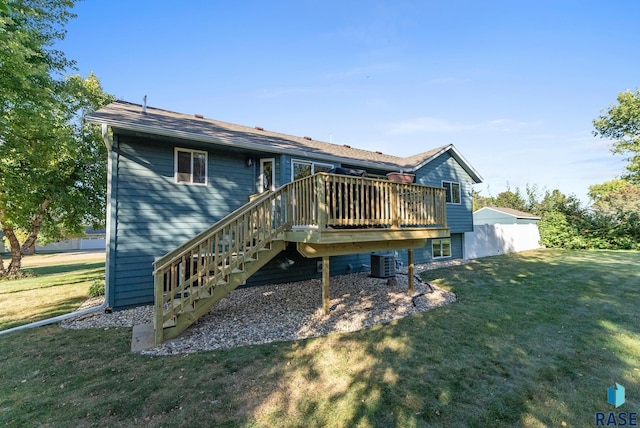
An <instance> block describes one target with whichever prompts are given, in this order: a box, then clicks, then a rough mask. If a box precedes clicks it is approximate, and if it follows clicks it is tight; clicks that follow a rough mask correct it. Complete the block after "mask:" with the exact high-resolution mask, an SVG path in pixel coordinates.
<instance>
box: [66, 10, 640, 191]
mask: <svg viewBox="0 0 640 428" xmlns="http://www.w3.org/2000/svg"><path fill="white" fill-rule="evenodd" d="M176 4H177V5H178V6H176ZM75 12H76V13H77V15H78V17H77V18H76V19H75V20H73V21H71V22H70V23H69V25H68V26H67V29H68V33H67V38H66V39H65V40H64V42H62V43H61V44H60V45H59V48H60V49H62V50H63V51H64V52H65V53H66V55H67V57H68V58H71V59H74V60H76V61H77V66H78V71H79V72H80V73H81V74H83V75H86V74H88V73H89V72H90V71H93V72H94V73H95V74H96V75H97V76H98V78H100V80H101V82H102V85H103V87H104V89H105V90H106V91H107V92H110V93H112V94H114V95H116V96H117V97H118V98H120V99H124V100H127V101H131V102H137V103H141V102H142V98H143V96H144V95H147V97H148V104H149V105H150V106H153V107H159V108H164V109H168V110H174V111H178V112H182V113H188V114H192V113H199V114H203V115H204V116H205V117H209V118H213V119H218V120H224V121H228V122H233V123H238V124H241V125H247V126H262V127H264V128H265V129H270V130H274V131H278V132H284V133H288V134H292V135H298V136H303V135H306V136H310V137H312V138H314V139H317V140H322V141H330V142H333V143H336V144H349V145H351V146H354V147H358V148H363V149H369V150H381V151H383V152H385V153H389V154H393V155H397V156H409V155H412V154H416V153H418V152H422V151H426V150H430V149H432V148H434V147H438V146H442V145H445V144H454V145H455V146H456V147H457V148H458V149H459V150H460V152H461V153H462V154H463V155H464V156H465V157H466V159H467V160H468V161H469V162H470V163H471V164H472V165H473V166H474V167H475V168H476V170H477V171H478V172H479V173H480V174H481V175H482V177H483V178H484V183H482V184H480V185H477V186H476V190H479V191H481V192H482V194H483V195H485V196H488V195H489V194H491V195H494V196H495V195H497V194H498V193H499V192H501V191H504V190H505V189H506V188H507V186H508V185H510V186H511V188H512V189H513V188H516V187H520V188H521V189H524V186H525V185H526V184H530V185H536V186H538V188H539V189H541V190H544V189H549V190H552V189H555V188H558V189H560V190H561V191H562V192H564V193H566V194H575V195H576V196H578V197H579V198H581V199H582V200H583V201H585V202H586V201H587V197H586V193H587V190H588V189H587V188H588V186H589V185H591V184H596V183H602V182H604V181H607V180H610V179H613V178H615V177H617V176H619V175H620V174H621V173H623V170H624V164H625V162H624V160H623V157H621V156H614V155H612V154H611V153H610V151H609V147H610V142H608V141H606V140H602V139H599V138H595V137H594V136H593V135H592V130H593V126H592V120H593V119H594V118H596V117H597V116H598V115H599V114H600V112H601V110H602V109H604V108H606V107H607V106H609V105H610V104H612V103H614V102H615V99H616V96H617V94H618V92H620V91H624V90H627V89H631V90H635V89H636V88H638V87H640V83H639V80H638V79H639V76H640V52H639V51H640V29H639V27H638V21H637V19H638V17H639V16H640V2H637V1H633V0H629V1H617V0H612V1H606V2H605V1H590V0H582V1H568V0H567V1H563V0H556V1H545V0H531V1H527V0H512V1H455V0H454V1H427V0H424V1H403V0H394V1H375V0H371V1H349V0H343V1H334V0H322V1H305V0H297V1H277V0H273V1H204V0H202V1H183V2H173V1H172V2H168V1H167V2H163V1H148V0H135V1H122V0H87V1H85V2H80V3H78V4H77V5H76V8H75Z"/></svg>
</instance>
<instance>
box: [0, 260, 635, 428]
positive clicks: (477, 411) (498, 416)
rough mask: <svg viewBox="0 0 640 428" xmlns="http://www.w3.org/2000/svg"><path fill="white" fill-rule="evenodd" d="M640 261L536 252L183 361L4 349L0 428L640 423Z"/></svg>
mask: <svg viewBox="0 0 640 428" xmlns="http://www.w3.org/2000/svg"><path fill="white" fill-rule="evenodd" d="M638 266H640V253H630V252H608V251H598V252H565V251H548V250H547V251H536V252H528V253H524V254H520V255H511V256H499V257H492V258H487V259H482V260H479V261H478V262H475V263H472V264H469V265H463V266H457V267H451V268H446V269H440V270H437V271H429V272H426V273H425V274H424V277H425V279H427V280H429V281H432V282H436V283H437V284H439V285H440V286H442V287H445V288H450V289H452V290H453V291H455V292H456V294H457V295H458V299H459V300H458V302H456V303H453V304H451V305H449V306H447V307H442V308H438V309H435V310H432V311H430V312H426V313H422V314H417V315H413V316H410V317H407V318H405V319H402V320H400V321H396V322H393V323H391V324H388V325H384V326H376V327H374V328H371V329H368V330H365V331H360V332H356V333H352V334H340V335H332V336H329V337H325V338H316V339H309V340H304V341H297V342H293V343H291V342H286V343H272V344H266V345H261V346H249V347H244V348H238V349H233V350H229V351H215V352H206V353H199V354H190V355H184V356H173V357H162V358H149V357H143V356H139V355H133V354H130V353H128V346H129V340H130V337H131V336H130V330H122V329H110V330H109V331H103V330H86V331H80V332H76V331H73V332H71V331H62V330H60V329H57V328H54V327H48V328H44V329H39V330H36V331H31V332H25V333H24V334H20V335H16V336H11V335H8V336H6V337H3V336H0V346H1V347H2V348H3V349H11V350H12V353H11V354H10V355H9V356H8V357H7V358H4V359H3V360H0V374H2V376H3V378H4V382H3V383H2V384H0V408H1V409H3V412H0V424H10V423H13V424H15V425H21V424H53V425H56V424H64V423H68V422H69V421H73V422H74V423H76V424H80V425H91V424H97V423H100V424H106V425H153V426H238V425H251V426H381V427H382V426H385V427H387V426H410V427H411V426H413V427H418V426H482V427H484V426H509V427H511V426H560V425H561V424H562V422H566V424H567V426H590V425H593V418H594V413H595V412H597V411H609V410H613V409H610V408H609V405H608V404H607V403H606V388H607V387H608V386H610V385H612V384H613V383H614V382H619V383H621V384H623V385H624V386H625V387H626V389H627V403H626V404H624V405H623V407H620V408H619V410H620V411H633V410H630V409H637V407H638V405H639V404H640V403H639V402H638V398H639V397H640V381H639V380H638V377H639V376H640V372H639V371H637V370H639V369H640V332H639V331H638V328H637V325H638V324H639V321H640V319H639V317H640V315H639V314H638V311H637V310H636V308H637V303H636V302H638V298H639V297H640V290H639V289H638V286H637V284H638V279H639V278H640V271H639V268H638Z"/></svg>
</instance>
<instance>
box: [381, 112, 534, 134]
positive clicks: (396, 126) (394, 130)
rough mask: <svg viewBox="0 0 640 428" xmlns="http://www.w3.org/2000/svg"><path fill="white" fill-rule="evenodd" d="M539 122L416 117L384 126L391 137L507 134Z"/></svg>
mask: <svg viewBox="0 0 640 428" xmlns="http://www.w3.org/2000/svg"><path fill="white" fill-rule="evenodd" d="M540 124H541V122H522V121H516V120H512V119H492V120H487V121H483V122H475V123H457V122H452V121H449V120H447V119H442V118H438V117H429V116H426V117H418V118H413V119H406V120H402V121H398V122H391V123H388V124H387V125H386V129H387V132H388V133H389V134H392V135H406V134H416V133H455V132H463V131H472V130H475V131H481V130H485V131H502V132H509V131H514V130H517V129H522V128H529V127H535V126H538V125H540Z"/></svg>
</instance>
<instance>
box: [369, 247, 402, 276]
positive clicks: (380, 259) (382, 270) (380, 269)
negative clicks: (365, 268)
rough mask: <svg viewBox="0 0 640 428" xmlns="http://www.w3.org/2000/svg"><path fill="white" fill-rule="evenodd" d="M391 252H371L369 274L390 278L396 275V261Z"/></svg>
mask: <svg viewBox="0 0 640 428" xmlns="http://www.w3.org/2000/svg"><path fill="white" fill-rule="evenodd" d="M394 259H395V257H394V256H393V254H377V253H373V254H371V276H373V277H376V278H391V277H392V276H396V263H395V260H394Z"/></svg>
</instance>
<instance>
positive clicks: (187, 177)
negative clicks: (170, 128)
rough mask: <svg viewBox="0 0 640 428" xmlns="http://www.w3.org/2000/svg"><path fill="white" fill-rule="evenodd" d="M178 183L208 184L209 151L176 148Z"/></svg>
mask: <svg viewBox="0 0 640 428" xmlns="http://www.w3.org/2000/svg"><path fill="white" fill-rule="evenodd" d="M174 177H175V181H176V183H187V184H200V185H206V184H207V152H203V151H200V150H189V149H180V148H176V149H175V174H174Z"/></svg>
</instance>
